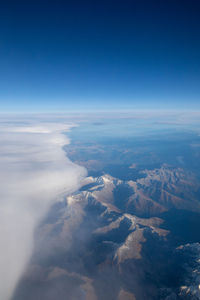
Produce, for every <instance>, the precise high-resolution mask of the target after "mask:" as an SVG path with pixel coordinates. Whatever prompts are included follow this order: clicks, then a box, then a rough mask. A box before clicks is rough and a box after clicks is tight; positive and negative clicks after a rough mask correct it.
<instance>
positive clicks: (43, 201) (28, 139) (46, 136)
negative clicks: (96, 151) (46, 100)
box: [0, 120, 86, 300]
mask: <svg viewBox="0 0 200 300" xmlns="http://www.w3.org/2000/svg"><path fill="white" fill-rule="evenodd" d="M14 124H15V126H14ZM70 126H71V125H67V124H62V123H42V122H40V123H39V121H37V122H36V121H34V122H32V123H31V122H29V123H28V124H25V123H22V122H21V123H20V122H19V120H18V122H17V123H13V124H12V122H11V121H9V120H6V122H1V123H0V166H1V167H0V278H1V287H0V299H1V300H8V299H10V298H11V296H12V293H13V291H14V289H15V286H16V284H17V282H18V280H19V279H20V276H21V275H22V273H23V271H24V268H25V266H26V264H27V262H28V260H29V258H30V256H31V253H32V249H33V234H34V230H35V228H36V226H37V224H38V223H39V222H40V220H41V219H42V217H44V216H45V214H46V213H47V211H48V209H49V207H50V206H51V205H52V204H53V203H54V202H55V201H57V200H58V199H59V198H61V197H62V196H63V195H65V194H68V193H70V192H72V191H74V190H76V189H77V188H78V187H79V186H80V183H81V180H82V178H83V177H84V176H85V175H86V170H85V169H84V168H82V167H80V166H77V165H75V164H73V163H72V162H71V161H70V160H69V159H68V158H67V157H66V153H65V152H64V150H63V149H62V146H63V145H65V144H68V143H69V140H68V138H67V137H66V135H64V134H62V131H67V130H69V129H70Z"/></svg>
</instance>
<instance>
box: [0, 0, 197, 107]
mask: <svg viewBox="0 0 200 300" xmlns="http://www.w3.org/2000/svg"><path fill="white" fill-rule="evenodd" d="M71 2H73V3H68V1H44V0H41V1H6V3H4V4H2V5H1V10H0V26H1V31H0V66H1V67H0V109H1V111H14V112H15V111H65V110H66V111H67V110H76V109H78V110H81V109H85V110H88V109H91V110H93V109H94V110H95V109H97V110H101V109H105V110H106V109H109V110H112V109H119V110H120V109H193V110H196V109H200V84H199V82H200V39H199V34H200V18H199V13H200V3H199V1H193V0H192V1H184V0H182V1H176V0H173V1H172V0H168V1H151V0H148V1H147V0H146V1H142V0H140V1H133V0H132V1H126V0H125V1H109V0H108V1H98V2H97V1H71Z"/></svg>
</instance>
